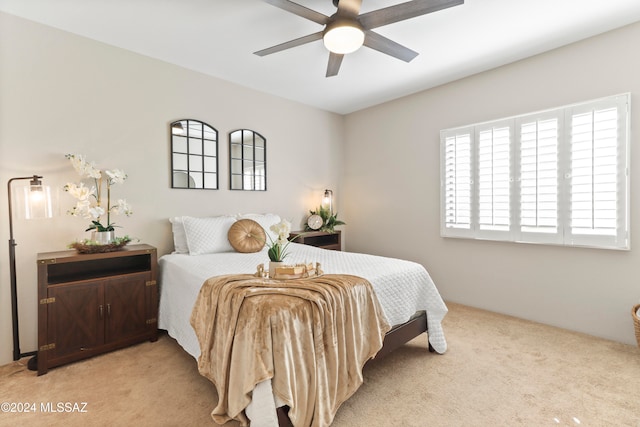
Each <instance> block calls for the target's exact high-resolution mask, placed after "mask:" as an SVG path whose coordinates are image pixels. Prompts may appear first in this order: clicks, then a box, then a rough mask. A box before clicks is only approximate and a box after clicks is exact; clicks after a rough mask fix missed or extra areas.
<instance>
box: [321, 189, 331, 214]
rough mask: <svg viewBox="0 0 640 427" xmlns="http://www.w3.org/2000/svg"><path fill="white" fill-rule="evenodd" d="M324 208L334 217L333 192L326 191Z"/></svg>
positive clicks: (323, 198) (323, 201)
mask: <svg viewBox="0 0 640 427" xmlns="http://www.w3.org/2000/svg"><path fill="white" fill-rule="evenodd" d="M322 207H323V208H325V209H326V210H328V211H329V213H330V214H332V215H333V191H331V190H324V196H323V197H322Z"/></svg>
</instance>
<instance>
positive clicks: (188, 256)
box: [158, 217, 447, 427]
mask: <svg viewBox="0 0 640 427" xmlns="http://www.w3.org/2000/svg"><path fill="white" fill-rule="evenodd" d="M254 219H256V220H257V221H258V222H262V224H264V228H265V229H267V228H268V227H266V225H268V223H270V222H271V223H275V222H274V221H276V217H269V218H268V219H267V218H263V217H254ZM277 219H278V220H279V217H278V218H277ZM261 220H262V221H261ZM233 221H235V219H229V220H225V221H219V222H220V223H224V224H223V225H221V226H220V227H218V224H216V226H214V227H210V225H211V222H210V221H209V222H208V225H209V226H208V227H207V226H205V225H206V224H205V222H203V223H202V224H199V227H197V228H195V229H194V227H191V225H193V224H191V222H193V221H189V220H187V221H186V222H185V223H183V224H182V225H183V226H184V228H185V229H186V231H185V232H186V235H187V237H189V235H191V236H192V237H193V236H196V235H198V237H197V238H196V239H193V238H192V239H191V240H192V241H191V242H187V244H183V243H181V242H180V240H181V238H180V233H182V232H183V231H182V230H180V231H177V230H179V227H178V228H177V227H176V223H175V222H174V246H175V247H176V252H174V253H172V254H167V255H164V256H162V257H161V258H160V260H159V271H160V276H159V285H160V309H159V319H158V327H159V328H160V329H164V330H166V331H167V332H168V334H169V335H170V336H171V337H173V338H174V339H175V340H176V341H177V342H178V343H179V344H180V345H181V346H182V347H183V348H184V350H185V351H186V352H187V353H189V354H190V355H191V356H193V357H194V358H196V359H198V357H199V356H200V346H199V342H198V339H197V337H196V333H195V332H194V330H193V328H192V326H191V324H190V317H191V314H192V309H193V307H194V304H195V302H196V299H197V297H198V293H199V291H200V289H201V287H202V286H203V283H205V281H207V280H208V279H210V278H212V277H216V276H223V275H229V274H246V273H253V272H255V271H256V266H257V265H258V264H261V263H265V262H266V261H268V256H267V253H266V248H264V249H262V250H260V251H258V252H254V253H238V252H235V251H234V250H233V249H232V248H231V250H229V248H227V247H224V242H223V239H222V235H223V234H224V233H223V231H220V230H224V229H225V227H227V226H228V225H229V224H232V223H233ZM212 228H213V229H214V230H217V232H216V233H214V234H215V235H212V233H211V229H212ZM196 230H197V232H196ZM187 240H188V239H187ZM195 240H203V241H204V240H207V241H211V240H217V243H215V244H214V243H211V242H210V243H207V244H205V243H203V242H202V241H201V242H199V244H198V242H196V241H195ZM189 243H191V244H189ZM202 245H205V246H206V245H209V247H208V248H203V247H202ZM213 246H215V248H213ZM189 248H191V250H189ZM288 250H289V254H288V256H287V258H286V261H287V263H291V264H296V263H305V264H306V263H309V262H318V263H320V265H321V266H322V270H323V271H324V273H325V274H328V275H331V274H349V275H354V276H359V277H362V278H364V279H366V280H367V281H369V282H370V284H371V285H372V287H373V289H374V291H375V294H376V296H377V299H378V301H379V303H380V306H381V307H382V311H383V314H384V317H385V318H386V321H387V322H388V324H389V325H391V326H392V327H393V328H392V330H391V331H390V332H388V333H387V336H386V337H385V338H384V346H383V348H382V349H381V350H380V352H379V353H378V357H379V356H380V355H382V354H384V353H387V352H389V351H391V350H393V349H394V348H396V347H398V346H399V345H402V344H403V343H404V342H406V341H408V340H410V339H412V338H413V337H415V336H417V335H419V334H420V333H422V332H425V331H426V330H427V325H428V341H429V347H430V350H434V351H435V352H437V353H444V352H445V351H446V349H447V343H446V340H445V337H444V333H443V331H442V326H441V321H442V319H443V318H444V316H445V314H446V312H447V307H446V305H445V304H444V302H443V300H442V298H441V297H440V294H439V293H438V290H437V289H436V287H435V285H434V283H433V281H432V280H431V278H430V276H429V274H428V273H427V271H426V270H425V268H424V267H423V266H421V265H420V264H417V263H414V262H410V261H405V260H399V259H393V258H387V257H380V256H374V255H366V254H358V253H348V252H339V251H330V250H325V249H320V248H315V247H312V246H307V245H302V244H297V243H291V244H290V245H289V247H288ZM275 375H277V373H275ZM281 405H282V402H280V401H279V400H278V398H277V397H275V396H274V394H273V390H272V388H271V381H270V380H269V379H267V380H265V381H262V382H260V383H259V384H257V385H256V387H255V389H254V390H253V392H252V399H251V402H250V403H249V405H248V406H247V407H246V410H245V412H246V415H247V417H248V418H249V419H250V420H251V426H252V427H260V426H267V427H273V426H278V425H284V424H286V422H287V419H286V414H285V413H284V412H283V411H282V410H281V409H280V410H278V409H277V408H278V407H280V406H281Z"/></svg>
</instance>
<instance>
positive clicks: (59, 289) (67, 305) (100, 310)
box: [47, 281, 104, 360]
mask: <svg viewBox="0 0 640 427" xmlns="http://www.w3.org/2000/svg"><path fill="white" fill-rule="evenodd" d="M48 295H49V297H53V298H55V302H54V303H52V304H49V310H48V323H49V331H48V337H47V338H48V339H47V341H48V344H50V343H53V344H55V346H54V347H53V348H52V349H51V350H48V351H50V353H48V357H49V359H50V360H53V359H58V358H62V357H66V356H73V355H74V354H75V355H77V354H81V353H83V352H91V351H92V350H93V349H95V348H96V347H98V346H100V345H102V343H103V342H104V318H103V316H104V306H103V305H102V300H103V294H102V283H101V282H100V281H96V282H89V283H86V282H85V283H78V284H73V285H61V286H52V287H50V288H49V290H48Z"/></svg>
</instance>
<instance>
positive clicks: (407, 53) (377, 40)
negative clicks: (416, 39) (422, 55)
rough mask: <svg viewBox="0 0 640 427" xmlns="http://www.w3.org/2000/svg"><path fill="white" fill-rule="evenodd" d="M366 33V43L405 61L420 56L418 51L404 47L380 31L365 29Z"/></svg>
mask: <svg viewBox="0 0 640 427" xmlns="http://www.w3.org/2000/svg"><path fill="white" fill-rule="evenodd" d="M364 33H365V36H364V45H365V46H367V47H370V48H371V49H375V50H377V51H378V52H382V53H386V54H387V55H390V56H393V57H394V58H398V59H401V60H403V61H404V62H411V60H412V59H413V58H415V57H416V56H418V52H416V51H414V50H411V49H409V48H408V47H404V46H402V45H401V44H398V43H396V42H394V41H393V40H390V39H388V38H386V37H384V36H381V35H380V34H378V33H374V32H373V31H365V32H364Z"/></svg>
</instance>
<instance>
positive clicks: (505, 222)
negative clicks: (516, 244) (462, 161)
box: [476, 122, 512, 238]
mask: <svg viewBox="0 0 640 427" xmlns="http://www.w3.org/2000/svg"><path fill="white" fill-rule="evenodd" d="M511 135H512V131H511V125H510V123H507V122H504V123H493V124H492V125H491V126H480V127H478V129H477V135H476V139H477V141H478V162H477V164H478V172H477V173H478V177H477V182H478V228H479V230H478V234H479V236H481V237H493V238H500V236H502V238H508V237H509V236H508V234H509V232H510V227H511V182H512V178H511V145H512V143H511Z"/></svg>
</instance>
